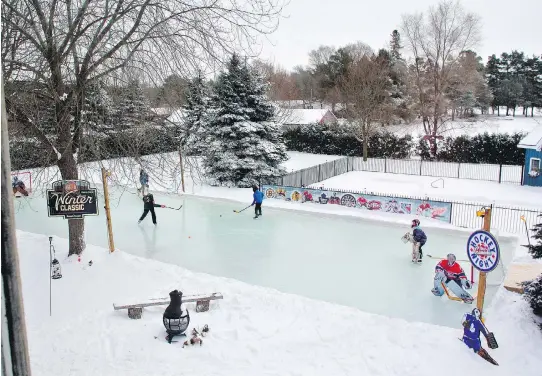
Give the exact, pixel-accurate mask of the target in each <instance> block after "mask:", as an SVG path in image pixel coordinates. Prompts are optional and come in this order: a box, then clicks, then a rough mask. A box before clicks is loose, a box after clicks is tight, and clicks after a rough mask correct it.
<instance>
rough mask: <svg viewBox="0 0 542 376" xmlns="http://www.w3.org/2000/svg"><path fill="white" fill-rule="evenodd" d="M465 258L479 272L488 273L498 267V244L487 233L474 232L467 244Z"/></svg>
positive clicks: (499, 255) (499, 256) (481, 231)
mask: <svg viewBox="0 0 542 376" xmlns="http://www.w3.org/2000/svg"><path fill="white" fill-rule="evenodd" d="M467 256H468V257H469V260H470V262H471V263H472V266H474V267H475V268H476V269H478V270H479V271H481V272H484V273H489V272H490V271H492V270H493V269H495V268H496V267H497V265H499V261H500V259H501V254H500V249H499V243H497V239H495V237H494V236H493V235H491V234H490V233H489V232H487V231H483V230H478V231H474V232H473V233H472V234H471V235H470V236H469V240H468V242H467Z"/></svg>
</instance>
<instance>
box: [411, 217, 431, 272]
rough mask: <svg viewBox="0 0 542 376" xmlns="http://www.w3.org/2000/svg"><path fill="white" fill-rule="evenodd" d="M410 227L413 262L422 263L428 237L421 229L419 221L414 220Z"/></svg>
mask: <svg viewBox="0 0 542 376" xmlns="http://www.w3.org/2000/svg"><path fill="white" fill-rule="evenodd" d="M410 227H411V228H412V262H422V257H423V252H422V247H423V246H424V245H425V243H426V242H427V235H425V232H423V230H422V229H421V228H420V221H419V220H418V219H413V220H412V224H411V226H410Z"/></svg>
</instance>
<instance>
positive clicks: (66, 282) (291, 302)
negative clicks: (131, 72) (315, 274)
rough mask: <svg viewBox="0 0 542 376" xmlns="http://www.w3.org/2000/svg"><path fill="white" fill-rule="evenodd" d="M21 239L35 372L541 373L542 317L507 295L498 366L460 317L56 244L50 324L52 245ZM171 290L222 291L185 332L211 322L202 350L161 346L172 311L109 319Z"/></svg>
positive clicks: (500, 312)
mask: <svg viewBox="0 0 542 376" xmlns="http://www.w3.org/2000/svg"><path fill="white" fill-rule="evenodd" d="M17 239H18V247H19V254H20V265H21V278H22V283H23V295H24V304H25V313H26V317H27V330H28V337H29V346H30V358H31V365H32V372H33V373H32V374H33V375H38V376H57V375H92V376H95V375H104V376H107V375H130V376H138V375H142V376H143V375H145V376H148V375H156V374H159V375H163V376H167V375H179V374H187V375H200V376H207V375H235V376H240V375H281V376H286V375H303V376H305V375H311V376H313V375H314V376H317V375H326V376H328V375H371V376H426V375H427V376H435V375H441V376H448V375H449V376H456V375H457V374H473V375H488V376H490V375H491V376H498V375H502V376H509V375H512V374H516V375H522V376H538V375H540V369H542V359H541V358H540V354H539V353H540V351H539V350H540V348H542V336H541V335H540V331H539V329H538V327H537V325H536V323H535V319H534V317H533V315H532V313H531V311H530V309H529V308H528V306H527V304H526V303H525V302H524V301H523V300H522V299H521V297H520V296H519V295H516V294H514V293H510V292H507V291H505V290H504V289H501V290H500V291H499V293H498V295H497V297H496V298H495V299H494V301H493V303H492V305H491V307H489V308H488V309H487V310H486V314H487V320H486V324H487V326H488V328H489V329H490V330H491V331H493V332H494V333H495V335H496V338H497V341H498V342H499V349H497V350H489V352H490V354H492V356H493V357H494V358H495V359H496V360H497V361H498V362H499V363H500V366H499V367H495V366H493V365H490V364H489V363H487V362H486V361H485V360H483V359H482V358H480V357H478V356H477V355H475V354H473V353H472V352H471V351H469V350H468V349H467V348H466V347H465V346H464V345H463V344H462V343H461V342H460V341H458V339H457V338H459V337H460V336H461V333H462V330H461V324H460V317H458V322H457V328H446V327H440V326H435V325H430V324H423V323H418V322H407V321H404V320H401V319H391V318H387V317H384V316H379V315H373V314H368V313H364V312H361V311H359V310H357V309H353V308H348V307H343V306H339V305H334V304H329V303H325V302H321V301H316V300H311V299H308V298H304V297H301V296H297V295H290V294H284V293H280V292H277V291H275V290H272V289H268V288H262V287H255V286H250V285H247V284H245V283H242V282H238V281H235V280H231V279H226V278H220V277H213V276H209V275H206V274H201V273H194V272H190V271H188V270H186V269H183V268H181V267H178V266H174V265H168V264H164V263H161V262H157V261H153V260H149V259H143V258H139V257H136V256H132V255H129V254H127V253H125V252H122V251H116V252H115V253H113V254H108V251H107V250H105V249H102V248H99V247H95V246H88V247H87V250H86V251H85V253H84V255H83V257H82V259H81V261H80V262H78V261H77V259H73V258H70V259H67V258H66V256H67V240H65V239H60V238H56V237H55V238H54V245H55V247H56V254H57V258H58V259H59V261H60V262H61V265H62V273H63V278H62V279H59V280H53V281H52V285H53V288H52V289H53V299H52V301H53V309H52V311H53V313H52V316H51V317H49V296H48V295H49V291H48V289H49V268H48V264H49V254H48V251H49V249H48V248H49V242H48V239H47V237H46V236H43V235H35V234H30V233H25V232H21V231H18V232H17ZM90 260H92V261H93V264H92V266H89V265H88V262H89V261H90ZM327 278H329V276H327ZM377 285H378V284H377V283H375V286H377ZM173 289H181V290H182V291H183V292H184V293H185V294H193V293H201V292H221V293H222V294H223V295H224V300H223V301H220V302H219V303H218V304H215V303H211V310H210V311H209V312H206V313H195V312H194V306H193V305H188V306H187V308H188V309H189V310H190V313H191V319H192V320H191V325H190V327H189V330H191V329H192V327H194V326H197V327H201V326H203V325H204V324H207V325H209V328H210V334H209V335H208V336H207V337H206V338H204V344H203V346H202V347H188V348H184V349H183V348H182V342H178V343H173V344H171V345H170V344H167V343H166V342H165V340H164V339H163V338H164V337H165V330H164V328H163V325H162V313H163V310H164V309H165V307H151V308H148V309H145V310H144V312H143V317H142V319H141V320H130V319H129V318H128V317H127V314H126V312H125V311H113V307H112V304H113V303H119V302H120V303H122V302H137V301H141V300H145V299H148V298H157V297H163V296H167V294H168V293H169V291H171V290H173ZM383 299H385V297H383Z"/></svg>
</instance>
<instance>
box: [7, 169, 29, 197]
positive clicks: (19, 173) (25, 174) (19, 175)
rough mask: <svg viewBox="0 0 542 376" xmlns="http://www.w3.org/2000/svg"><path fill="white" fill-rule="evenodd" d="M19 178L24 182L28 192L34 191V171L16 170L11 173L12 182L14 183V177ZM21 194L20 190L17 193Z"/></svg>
mask: <svg viewBox="0 0 542 376" xmlns="http://www.w3.org/2000/svg"><path fill="white" fill-rule="evenodd" d="M15 178H17V179H18V180H19V181H22V182H23V183H24V186H25V188H26V191H27V192H28V193H31V192H32V173H31V172H30V171H16V172H12V173H11V182H12V183H13V181H14V179H15ZM15 194H16V195H20V193H19V192H17V193H15Z"/></svg>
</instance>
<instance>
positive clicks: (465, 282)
mask: <svg viewBox="0 0 542 376" xmlns="http://www.w3.org/2000/svg"><path fill="white" fill-rule="evenodd" d="M461 284H462V285H463V288H465V289H466V290H470V289H471V288H472V284H471V283H470V281H469V280H468V279H462V280H461Z"/></svg>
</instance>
